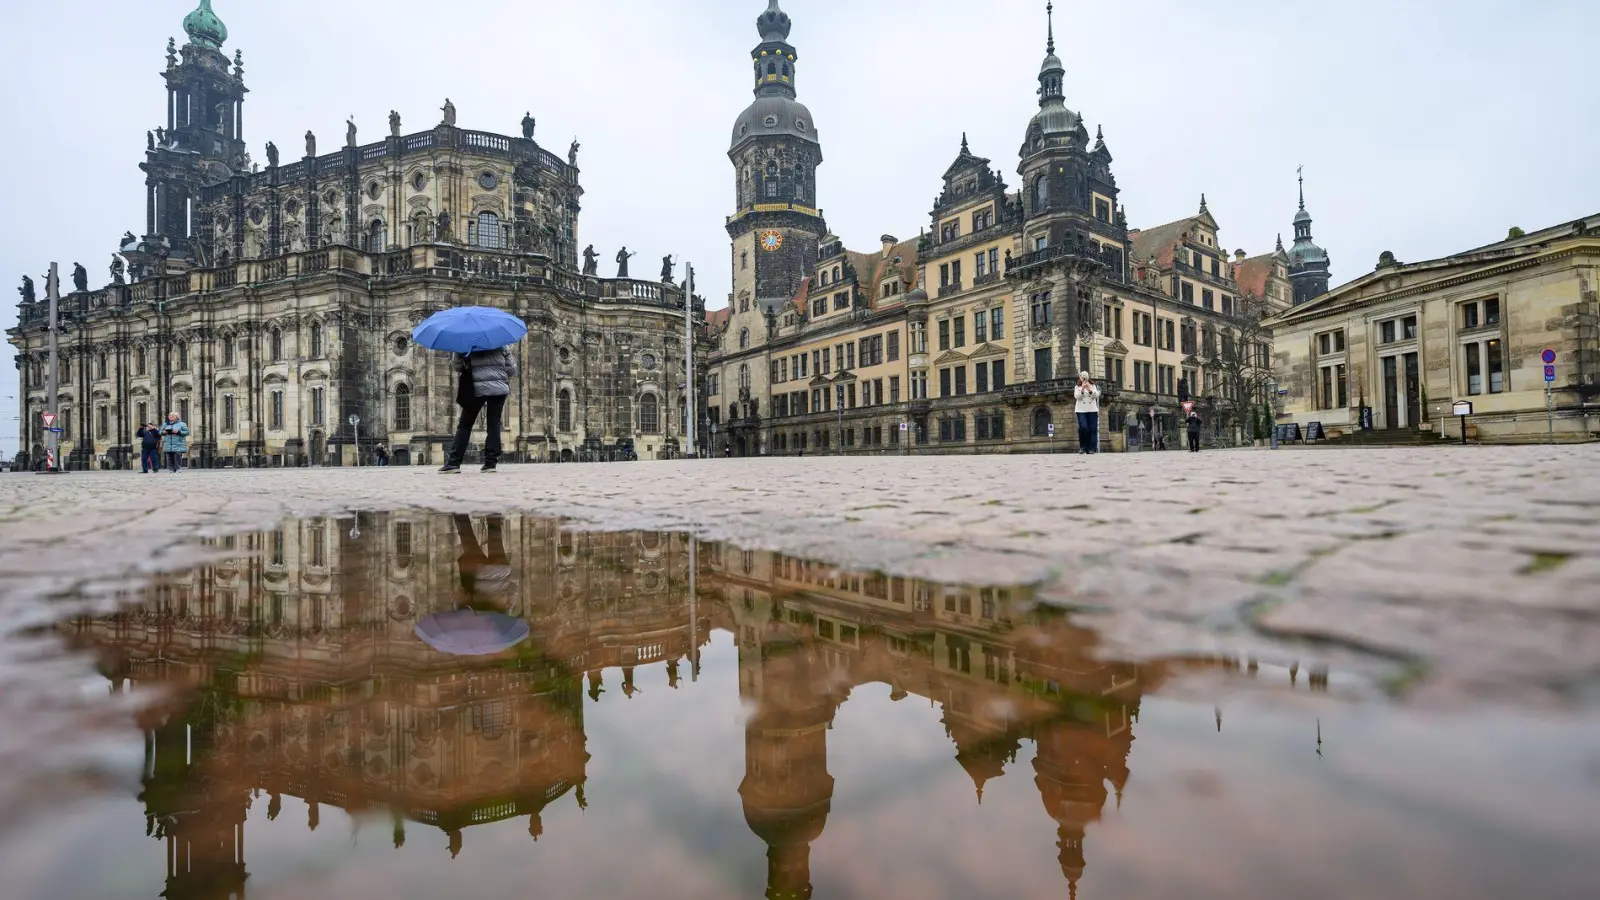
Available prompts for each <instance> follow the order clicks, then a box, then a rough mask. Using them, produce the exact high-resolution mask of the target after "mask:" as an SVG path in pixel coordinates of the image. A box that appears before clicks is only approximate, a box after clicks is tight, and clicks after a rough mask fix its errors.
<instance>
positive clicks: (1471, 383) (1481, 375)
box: [1461, 338, 1506, 394]
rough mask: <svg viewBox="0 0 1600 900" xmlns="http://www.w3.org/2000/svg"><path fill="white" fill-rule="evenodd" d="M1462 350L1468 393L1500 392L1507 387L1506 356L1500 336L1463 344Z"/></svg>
mask: <svg viewBox="0 0 1600 900" xmlns="http://www.w3.org/2000/svg"><path fill="white" fill-rule="evenodd" d="M1461 350H1462V353H1463V354H1464V356H1465V363H1466V370H1467V371H1466V375H1467V393H1468V394H1483V393H1490V394H1498V393H1501V392H1502V391H1504V390H1505V389H1506V382H1505V377H1506V376H1505V357H1504V353H1503V352H1502V349H1501V345H1500V339H1499V338H1492V339H1490V340H1485V341H1474V342H1472V343H1470V344H1463V345H1462V347H1461Z"/></svg>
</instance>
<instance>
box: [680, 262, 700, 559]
mask: <svg viewBox="0 0 1600 900" xmlns="http://www.w3.org/2000/svg"><path fill="white" fill-rule="evenodd" d="M683 271H684V276H685V280H684V283H683V376H684V377H683V383H684V385H685V390H687V391H688V394H687V395H685V396H684V399H683V402H684V404H685V406H684V409H685V410H686V412H685V413H684V416H683V424H684V431H685V434H684V436H683V439H684V447H685V448H686V449H685V454H686V455H687V456H688V457H689V458H690V459H694V458H695V455H696V454H695V447H694V444H695V441H694V437H695V431H696V430H697V429H696V428H695V425H696V424H697V423H698V422H699V421H700V420H699V419H697V418H696V417H695V414H694V413H695V410H696V409H697V408H698V406H699V404H698V403H697V402H696V398H695V386H694V266H693V265H692V264H690V263H687V262H686V263H684V264H683ZM691 577H693V576H691Z"/></svg>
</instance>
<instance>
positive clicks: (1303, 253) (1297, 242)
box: [1280, 167, 1332, 306]
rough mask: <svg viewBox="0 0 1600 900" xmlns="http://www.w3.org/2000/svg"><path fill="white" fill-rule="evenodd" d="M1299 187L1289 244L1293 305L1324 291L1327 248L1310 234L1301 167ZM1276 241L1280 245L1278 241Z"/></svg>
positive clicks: (1303, 172) (1327, 274) (1298, 173)
mask: <svg viewBox="0 0 1600 900" xmlns="http://www.w3.org/2000/svg"><path fill="white" fill-rule="evenodd" d="M1296 174H1297V175H1298V180H1299V183H1300V184H1299V187H1300V208H1299V210H1298V211H1297V212H1296V213H1295V214H1294V246H1292V247H1290V248H1289V282H1290V283H1291V284H1293V285H1294V305H1295V306H1299V305H1300V304H1302V303H1304V302H1306V301H1307V300H1310V299H1312V298H1313V297H1319V296H1321V295H1323V294H1326V293H1327V292H1328V281H1329V268H1330V266H1331V265H1332V260H1331V259H1330V258H1329V257H1328V252H1327V251H1326V250H1324V249H1322V248H1321V247H1318V246H1317V243H1316V241H1315V240H1313V239H1312V237H1311V213H1309V212H1307V211H1306V176H1305V169H1304V167H1301V168H1300V169H1298V170H1296ZM1281 243H1282V242H1281V241H1280V245H1281Z"/></svg>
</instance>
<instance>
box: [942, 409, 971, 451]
mask: <svg viewBox="0 0 1600 900" xmlns="http://www.w3.org/2000/svg"><path fill="white" fill-rule="evenodd" d="M966 440H967V417H966V416H964V415H959V414H956V415H949V416H945V417H943V418H941V419H940V420H939V442H940V443H942V444H949V443H965V442H966Z"/></svg>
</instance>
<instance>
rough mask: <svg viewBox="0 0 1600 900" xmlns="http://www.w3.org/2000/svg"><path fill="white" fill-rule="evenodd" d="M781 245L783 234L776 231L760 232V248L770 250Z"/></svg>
mask: <svg viewBox="0 0 1600 900" xmlns="http://www.w3.org/2000/svg"><path fill="white" fill-rule="evenodd" d="M782 246H783V235H782V234H779V233H778V232H776V231H764V232H762V233H761V249H763V250H767V251H771V250H776V249H778V248H779V247H782Z"/></svg>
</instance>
